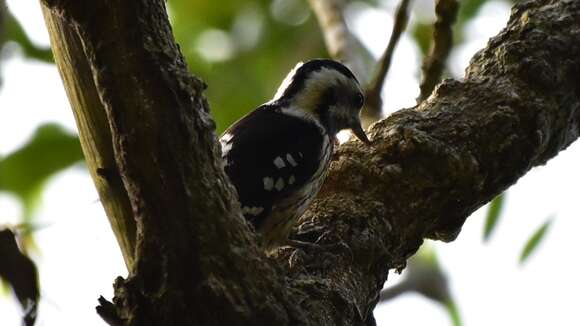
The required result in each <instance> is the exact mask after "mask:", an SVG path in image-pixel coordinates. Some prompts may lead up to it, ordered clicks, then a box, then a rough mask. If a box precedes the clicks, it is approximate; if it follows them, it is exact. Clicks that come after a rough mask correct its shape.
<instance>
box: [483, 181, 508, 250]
mask: <svg viewBox="0 0 580 326" xmlns="http://www.w3.org/2000/svg"><path fill="white" fill-rule="evenodd" d="M505 194H506V193H505V192H504V193H502V194H500V195H498V196H497V197H495V198H494V199H493V200H492V201H491V203H490V204H489V208H488V210H487V216H486V218H485V227H484V229H483V241H488V240H489V237H490V236H491V233H492V232H493V230H495V227H496V226H497V222H498V220H499V217H500V215H501V212H502V209H503V204H504V200H505V196H506V195H505Z"/></svg>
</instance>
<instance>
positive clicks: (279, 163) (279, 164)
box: [274, 156, 286, 169]
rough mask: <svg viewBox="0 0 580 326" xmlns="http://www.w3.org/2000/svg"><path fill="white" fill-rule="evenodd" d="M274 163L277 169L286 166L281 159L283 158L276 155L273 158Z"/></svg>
mask: <svg viewBox="0 0 580 326" xmlns="http://www.w3.org/2000/svg"><path fill="white" fill-rule="evenodd" d="M274 165H275V166H276V167H277V168H278V169H281V168H283V167H285V166H286V164H285V163H284V160H283V159H282V158H281V157H280V156H278V157H276V158H275V159H274Z"/></svg>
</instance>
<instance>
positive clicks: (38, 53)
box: [0, 2, 54, 62]
mask: <svg viewBox="0 0 580 326" xmlns="http://www.w3.org/2000/svg"><path fill="white" fill-rule="evenodd" d="M1 5H2V3H1V2H0V6H1ZM0 12H1V15H2V16H3V17H2V19H0V23H2V24H3V27H2V28H0V50H2V49H3V48H4V46H5V45H6V44H10V42H12V43H14V44H18V46H19V47H20V48H21V49H22V51H23V53H24V55H25V56H27V57H29V58H32V59H36V60H40V61H44V62H53V61H54V60H53V58H52V52H51V51H50V48H46V47H41V46H38V45H36V44H34V43H33V42H32V40H31V39H30V38H29V37H28V35H27V34H26V32H25V31H24V29H23V28H22V26H21V25H20V23H19V22H18V20H17V19H16V18H15V17H14V16H13V15H12V13H11V12H10V10H8V8H7V7H4V10H1V11H0Z"/></svg>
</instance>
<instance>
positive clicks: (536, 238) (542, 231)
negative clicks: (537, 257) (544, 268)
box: [520, 217, 554, 264]
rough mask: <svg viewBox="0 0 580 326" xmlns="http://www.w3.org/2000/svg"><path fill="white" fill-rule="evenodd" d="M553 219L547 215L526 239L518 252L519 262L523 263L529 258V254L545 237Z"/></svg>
mask: <svg viewBox="0 0 580 326" xmlns="http://www.w3.org/2000/svg"><path fill="white" fill-rule="evenodd" d="M553 220H554V218H553V217H549V218H548V219H547V220H546V221H545V222H544V223H543V224H542V225H541V226H540V227H539V228H538V229H537V230H536V231H535V232H534V233H533V234H532V236H531V237H530V238H529V239H528V241H527V242H526V244H525V245H524V249H522V253H521V254H520V264H523V263H525V262H526V261H527V260H528V258H530V255H531V254H532V253H534V252H535V251H536V249H538V246H539V245H540V243H541V242H542V240H544V239H545V235H546V232H547V231H548V229H549V228H550V225H552V221H553Z"/></svg>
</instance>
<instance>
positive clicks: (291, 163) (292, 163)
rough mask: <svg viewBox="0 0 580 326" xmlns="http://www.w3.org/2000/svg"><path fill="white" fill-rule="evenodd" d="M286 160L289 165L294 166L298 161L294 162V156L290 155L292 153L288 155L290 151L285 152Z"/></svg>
mask: <svg viewBox="0 0 580 326" xmlns="http://www.w3.org/2000/svg"><path fill="white" fill-rule="evenodd" d="M286 160H287V161H288V163H290V165H292V166H296V165H298V163H296V161H295V160H294V158H293V157H292V155H290V153H288V154H286Z"/></svg>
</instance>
